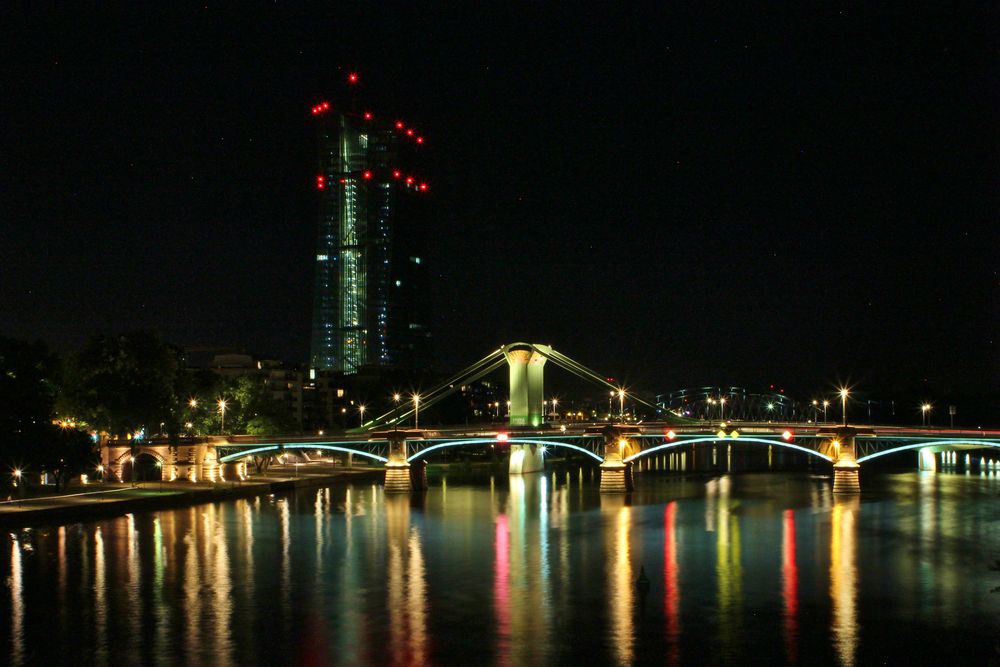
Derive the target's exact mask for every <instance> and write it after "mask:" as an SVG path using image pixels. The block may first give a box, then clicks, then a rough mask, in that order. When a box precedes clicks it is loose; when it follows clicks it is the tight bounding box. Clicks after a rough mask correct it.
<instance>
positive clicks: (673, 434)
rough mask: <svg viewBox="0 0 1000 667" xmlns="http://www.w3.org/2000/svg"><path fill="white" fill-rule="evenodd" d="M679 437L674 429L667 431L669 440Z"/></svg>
mask: <svg viewBox="0 0 1000 667" xmlns="http://www.w3.org/2000/svg"><path fill="white" fill-rule="evenodd" d="M676 437H677V434H676V433H674V432H673V430H670V431H667V440H673V439H674V438H676Z"/></svg>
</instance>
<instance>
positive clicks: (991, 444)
mask: <svg viewBox="0 0 1000 667" xmlns="http://www.w3.org/2000/svg"><path fill="white" fill-rule="evenodd" d="M953 446H957V447H960V448H961V449H986V448H992V449H1000V441H997V440H972V439H960V440H932V441H930V442H918V443H914V444H910V445H900V446H898V447H891V448H889V449H883V450H882V451H880V452H874V453H872V454H868V455H866V456H862V457H860V458H859V459H858V463H864V462H865V461H868V460H870V459H877V458H878V457H880V456H888V455H889V454H898V453H899V452H905V451H906V450H908V449H923V448H924V447H953Z"/></svg>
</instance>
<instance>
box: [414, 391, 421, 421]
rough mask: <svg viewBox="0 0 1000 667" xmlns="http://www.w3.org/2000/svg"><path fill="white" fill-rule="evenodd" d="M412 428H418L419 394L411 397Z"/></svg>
mask: <svg viewBox="0 0 1000 667" xmlns="http://www.w3.org/2000/svg"><path fill="white" fill-rule="evenodd" d="M413 428H420V394H414V395H413Z"/></svg>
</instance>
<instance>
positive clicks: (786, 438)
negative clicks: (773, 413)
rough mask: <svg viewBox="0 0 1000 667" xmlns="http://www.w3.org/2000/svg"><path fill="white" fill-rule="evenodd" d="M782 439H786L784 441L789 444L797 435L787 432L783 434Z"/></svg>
mask: <svg viewBox="0 0 1000 667" xmlns="http://www.w3.org/2000/svg"><path fill="white" fill-rule="evenodd" d="M781 437H782V439H784V440H786V441H788V442H791V441H792V438H794V437H795V434H794V433H792V432H791V431H785V432H784V433H782V434H781Z"/></svg>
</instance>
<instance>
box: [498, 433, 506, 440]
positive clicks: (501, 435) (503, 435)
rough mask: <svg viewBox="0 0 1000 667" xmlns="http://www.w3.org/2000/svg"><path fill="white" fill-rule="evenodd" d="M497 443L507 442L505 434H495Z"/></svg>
mask: <svg viewBox="0 0 1000 667" xmlns="http://www.w3.org/2000/svg"><path fill="white" fill-rule="evenodd" d="M497 442H507V434H506V433H497Z"/></svg>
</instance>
